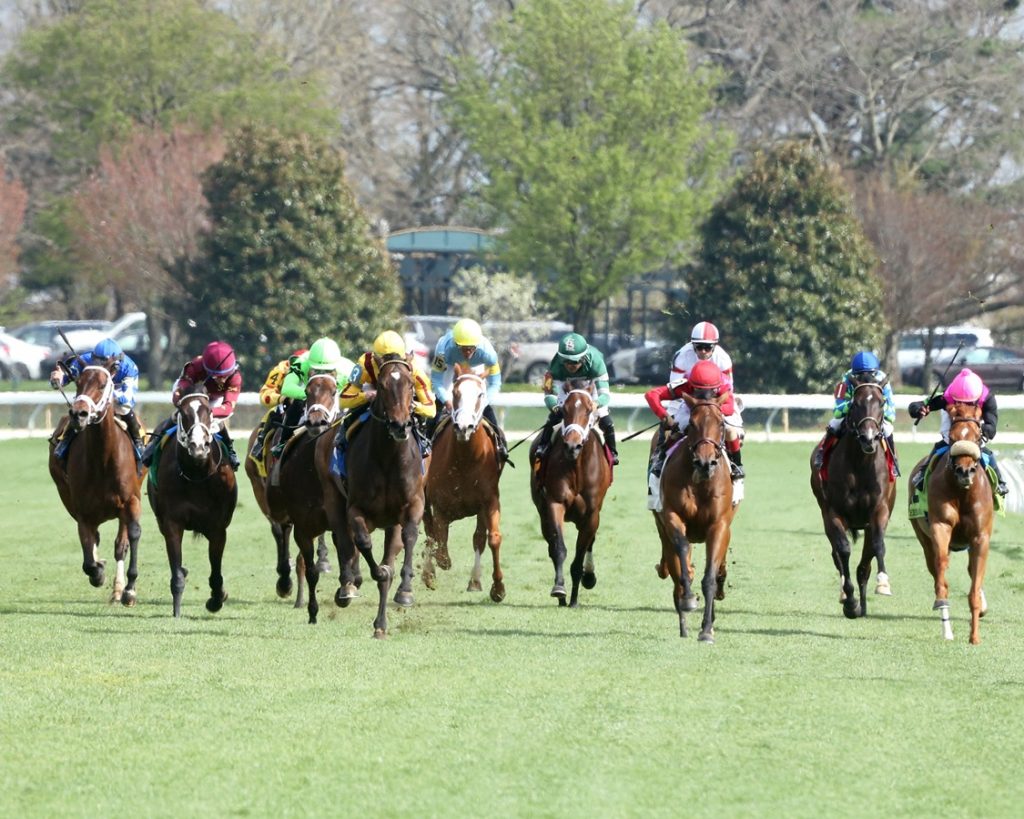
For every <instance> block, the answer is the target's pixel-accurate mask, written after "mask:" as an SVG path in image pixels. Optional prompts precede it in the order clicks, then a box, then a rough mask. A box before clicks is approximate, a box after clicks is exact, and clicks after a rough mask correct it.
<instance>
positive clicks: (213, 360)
mask: <svg viewBox="0 0 1024 819" xmlns="http://www.w3.org/2000/svg"><path fill="white" fill-rule="evenodd" d="M203 368H204V369H205V370H206V372H207V373H208V374H209V375H213V376H225V375H231V373H233V372H234V371H235V370H237V369H238V362H236V361H235V351H234V350H232V349H231V345H230V344H228V343H227V342H226V341H211V342H210V343H209V344H207V345H206V349H205V350H203Z"/></svg>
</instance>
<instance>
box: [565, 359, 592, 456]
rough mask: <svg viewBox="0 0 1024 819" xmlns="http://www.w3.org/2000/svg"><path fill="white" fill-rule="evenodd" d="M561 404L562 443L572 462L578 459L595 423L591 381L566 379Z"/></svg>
mask: <svg viewBox="0 0 1024 819" xmlns="http://www.w3.org/2000/svg"><path fill="white" fill-rule="evenodd" d="M565 390H566V396H565V401H564V402H563V403H562V441H563V443H564V444H565V447H566V449H567V450H569V455H570V456H571V457H572V459H573V460H576V459H577V458H579V457H580V453H581V452H582V451H583V445H584V444H585V443H586V442H587V437H588V436H589V435H590V430H591V429H593V427H594V423H595V422H596V421H597V400H596V399H595V398H594V385H593V383H592V382H591V381H586V380H581V379H573V378H570V379H567V380H566V382H565Z"/></svg>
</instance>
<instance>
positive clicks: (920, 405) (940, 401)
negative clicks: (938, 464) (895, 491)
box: [907, 367, 1009, 497]
mask: <svg viewBox="0 0 1024 819" xmlns="http://www.w3.org/2000/svg"><path fill="white" fill-rule="evenodd" d="M957 402H959V403H963V404H977V405H979V406H980V407H981V436H982V450H981V451H982V452H984V453H985V454H986V455H988V459H989V463H990V464H991V465H992V469H993V470H995V473H996V483H997V486H996V492H998V493H999V494H1000V495H1002V496H1004V497H1005V495H1006V493H1007V492H1008V491H1009V490H1008V488H1007V486H1006V481H1004V480H1003V473H1002V472H1001V471H1000V469H999V465H998V464H997V463H996V456H995V453H994V452H992V451H991V450H990V449H989V448H988V447H987V446H985V444H986V443H987V442H988V441H990V440H992V439H993V438H995V437H996V430H997V429H998V428H999V409H998V408H997V407H996V396H995V394H994V393H993V392H992V391H991V390H990V389H989V388H988V387H986V386H985V382H984V381H982V380H981V376H980V375H978V374H977V373H976V372H974V371H973V370H971V369H968V368H967V367H965V368H964V369H962V370H960V372H959V373H957V375H956V378H954V379H953V380H952V381H951V382H950V384H949V386H948V387H946V390H945V392H943V393H942V395H936V396H934V397H933V398H931V399H930V400H928V401H911V402H910V406H909V407H907V410H908V412H909V413H910V417H911V418H914V419H919V418H924V417H925V416H926V415H928V413H930V412H932V411H933V410H942V421H941V422H940V424H939V435H941V436H942V437H941V440H939V441H937V442H936V443H935V445H934V446H933V447H932V451H931V452H930V453H929V454H928V457H927V458H926V459H925V460H924V466H927V465H928V463H929V462H930V461H931V459H932V457H933V456H934V455H935V452H936V450H938V449H939V447H942V446H947V445H948V444H949V427H950V423H951V419H950V416H949V412H948V410H947V408H948V407H951V406H952V405H953V404H955V403H957ZM924 471H925V470H924V468H922V469H921V470H920V471H919V472H917V473H915V474H914V477H913V484H914V486H916V487H917V489H918V490H919V491H920V490H921V489H923V488H924Z"/></svg>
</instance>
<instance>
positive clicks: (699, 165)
mask: <svg viewBox="0 0 1024 819" xmlns="http://www.w3.org/2000/svg"><path fill="white" fill-rule="evenodd" d="M497 44H498V52H499V54H498V57H497V59H496V60H495V66H496V70H495V73H494V74H493V76H492V75H491V74H489V73H488V72H487V70H486V69H485V67H484V66H483V65H481V64H480V63H479V62H472V63H468V64H466V65H465V67H464V72H463V74H462V75H461V76H460V78H459V81H458V83H457V84H456V85H455V87H454V88H453V89H452V103H453V109H452V110H453V115H454V121H455V123H456V126H457V127H459V128H461V129H462V130H463V131H464V132H465V134H466V135H467V138H468V141H469V144H470V147H471V149H472V151H473V152H474V153H475V155H476V156H477V157H478V160H479V164H480V170H481V185H480V188H479V195H480V198H481V200H482V202H483V203H484V204H485V205H486V206H488V207H489V208H490V209H491V211H492V213H493V217H494V221H495V223H496V224H497V225H498V226H500V227H502V228H504V229H505V232H504V234H503V235H502V237H501V242H500V251H499V252H500V257H501V259H502V261H503V262H504V263H505V265H506V266H507V268H508V269H510V270H513V271H516V272H521V271H522V272H526V271H528V272H531V273H533V274H534V275H535V276H536V277H537V278H538V280H540V281H541V282H542V283H543V286H542V292H543V294H544V298H545V301H546V302H547V303H548V304H549V305H550V306H552V307H553V308H555V309H556V310H558V311H560V312H562V313H564V314H566V317H567V318H568V319H569V320H570V321H572V323H573V324H575V325H576V326H577V327H580V328H586V327H587V325H588V323H589V321H590V319H591V316H592V314H593V311H594V309H595V308H596V306H597V305H598V304H599V303H600V302H601V301H602V300H603V299H604V298H606V297H607V296H609V295H610V294H612V293H614V292H616V291H617V290H618V289H619V288H620V287H621V285H622V282H623V281H624V280H625V279H627V278H628V277H631V276H634V275H637V274H640V273H643V272H645V271H647V270H651V269H656V268H659V267H661V266H662V265H663V264H664V263H666V262H667V261H675V260H679V259H681V258H685V256H686V254H687V252H688V251H689V250H690V243H691V240H692V239H694V238H695V231H696V225H697V224H699V222H700V221H701V220H702V219H703V216H704V214H705V213H706V212H707V210H708V209H709V208H710V206H711V203H712V202H713V201H714V198H715V197H716V196H717V194H718V193H719V191H720V190H722V188H723V185H724V183H723V179H722V176H723V171H724V168H725V164H726V162H727V158H728V151H729V144H730V142H729V137H728V135H727V134H726V133H725V132H724V131H722V130H718V131H712V130H711V129H710V127H709V126H708V123H707V121H706V115H707V113H708V112H709V110H710V108H711V91H712V87H713V80H714V78H713V76H712V75H711V74H709V73H707V72H705V71H701V70H696V71H695V70H692V69H691V67H690V65H689V62H688V59H687V49H686V46H685V44H684V42H683V40H682V38H681V37H680V35H679V34H677V33H675V32H672V31H670V30H669V28H668V27H667V26H665V25H662V24H657V25H653V26H649V27H641V26H638V24H637V21H636V18H635V16H634V14H633V12H632V10H631V8H630V7H629V6H628V5H626V4H623V3H620V2H604V0H602V1H601V2H591V0H531V1H530V2H525V3H522V4H518V5H517V6H516V8H515V12H514V13H513V15H512V18H511V20H510V21H509V22H508V23H502V24H501V25H499V27H498V32H497Z"/></svg>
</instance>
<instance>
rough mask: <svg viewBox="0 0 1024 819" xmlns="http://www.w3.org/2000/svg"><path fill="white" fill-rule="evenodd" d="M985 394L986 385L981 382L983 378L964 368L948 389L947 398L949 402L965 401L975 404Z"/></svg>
mask: <svg viewBox="0 0 1024 819" xmlns="http://www.w3.org/2000/svg"><path fill="white" fill-rule="evenodd" d="M983 392H985V384H984V382H983V381H982V380H981V376H980V375H978V374H977V373H976V372H974V370H971V369H969V368H967V367H964V368H963V369H962V370H960V372H958V373H957V374H956V378H954V379H953V381H952V382H951V383H950V385H949V386H948V387H947V388H946V392H945V397H946V400H947V401H963V402H965V403H968V404H973V403H975V402H977V401H980V400H981V395H982V393H983Z"/></svg>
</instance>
